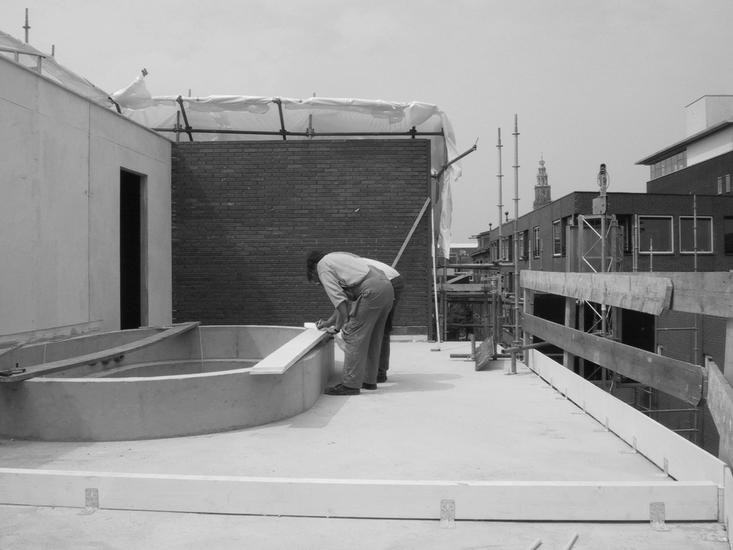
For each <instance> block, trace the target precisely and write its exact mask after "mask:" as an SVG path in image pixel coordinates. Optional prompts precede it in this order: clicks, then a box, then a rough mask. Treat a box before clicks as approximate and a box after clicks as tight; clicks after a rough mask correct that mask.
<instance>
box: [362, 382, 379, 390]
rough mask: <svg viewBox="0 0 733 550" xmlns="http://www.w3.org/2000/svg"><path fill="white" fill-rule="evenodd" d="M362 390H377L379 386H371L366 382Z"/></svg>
mask: <svg viewBox="0 0 733 550" xmlns="http://www.w3.org/2000/svg"><path fill="white" fill-rule="evenodd" d="M361 389H362V390H376V389H377V385H376V384H370V383H369V382H364V383H363V384H362V385H361Z"/></svg>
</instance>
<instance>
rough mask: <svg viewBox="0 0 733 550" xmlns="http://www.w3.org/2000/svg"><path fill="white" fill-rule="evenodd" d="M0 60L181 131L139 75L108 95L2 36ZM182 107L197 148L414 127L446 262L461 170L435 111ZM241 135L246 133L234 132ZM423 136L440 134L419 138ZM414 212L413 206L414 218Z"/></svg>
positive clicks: (370, 103) (416, 107)
mask: <svg viewBox="0 0 733 550" xmlns="http://www.w3.org/2000/svg"><path fill="white" fill-rule="evenodd" d="M0 55H2V56H5V57H7V58H9V59H13V60H14V61H17V62H18V63H20V64H22V65H24V66H26V67H28V68H29V69H31V70H34V71H37V72H39V73H40V74H41V75H42V76H44V77H46V78H48V79H50V80H52V81H54V82H56V83H57V84H59V85H61V86H64V87H65V88H67V89H70V90H71V91H73V92H75V93H77V94H79V95H81V96H83V97H86V98H87V99H89V100H91V101H93V102H95V103H97V104H99V105H102V106H104V107H107V108H109V109H112V110H115V109H118V110H120V111H121V112H122V115H123V116H125V117H127V118H129V119H130V120H133V121H135V122H137V123H139V124H142V125H144V126H147V127H148V128H151V129H154V130H157V131H159V132H161V133H163V135H167V136H169V137H171V138H172V139H176V134H174V133H170V132H169V131H172V130H174V128H176V125H177V124H180V125H184V124H185V123H184V119H183V116H182V113H181V114H179V113H180V111H181V109H180V106H179V103H178V97H177V96H158V97H154V96H152V95H151V94H150V93H149V91H148V89H147V87H146V84H145V79H144V75H143V74H141V75H140V76H138V77H137V78H136V79H135V80H134V81H133V82H132V83H130V84H129V85H128V86H126V87H125V88H122V89H120V90H118V91H117V92H115V93H114V94H112V95H111V96H110V95H109V94H107V93H106V92H105V91H104V90H101V89H100V88H98V87H96V86H94V85H93V84H92V83H91V82H89V81H88V80H86V79H85V78H83V77H81V76H79V75H77V74H75V73H74V72H72V71H70V70H68V69H66V68H65V67H63V66H61V65H59V64H58V63H57V62H56V60H55V59H54V58H53V57H51V56H50V55H48V54H45V53H43V52H41V51H40V50H37V49H35V48H33V47H32V46H30V45H29V44H25V43H23V42H21V41H20V40H18V39H16V38H13V37H12V36H10V35H9V34H6V33H4V32H2V31H0ZM181 100H182V103H183V107H184V110H185V114H186V118H187V120H188V124H189V126H190V127H191V128H192V129H193V131H192V134H193V139H194V140H196V141H234V140H236V141H241V140H265V139H277V140H282V139H283V135H282V133H281V130H282V129H283V128H284V129H285V130H286V132H287V139H333V138H334V137H336V136H333V135H331V136H329V135H328V134H341V135H339V136H338V137H339V139H360V138H361V139H364V138H370V139H374V138H380V137H383V138H397V137H399V134H400V133H402V134H404V137H405V139H409V138H410V136H409V134H408V133H409V132H410V131H411V130H412V129H413V128H414V129H415V131H416V132H417V133H418V135H417V136H416V137H419V138H424V139H429V140H430V142H431V163H432V166H431V169H432V173H433V174H434V175H439V178H438V182H437V185H438V193H437V202H436V204H434V205H433V212H434V215H435V217H434V220H435V222H436V227H435V237H436V241H437V242H436V244H437V247H438V248H439V249H440V251H441V252H442V253H443V255H444V256H445V257H446V258H448V257H449V252H450V240H451V229H450V228H451V216H452V211H453V202H452V195H451V188H452V186H453V184H454V183H455V182H456V181H457V180H458V178H459V177H460V176H461V168H460V162H455V163H453V164H450V166H447V165H448V164H449V162H450V161H451V160H452V159H455V158H456V157H458V152H457V150H456V144H455V135H454V133H453V127H452V125H451V123H450V120H449V119H448V117H447V116H446V114H445V113H444V112H443V111H441V110H440V109H438V107H437V106H435V105H432V104H429V103H422V102H417V101H413V102H410V103H398V102H390V101H382V100H369V99H339V98H327V97H312V98H308V99H292V98H274V97H253V96H209V97H197V98H194V97H185V98H181ZM280 109H282V120H281V111H280ZM179 128H180V126H179ZM181 130H182V131H181V132H179V133H178V135H177V137H180V138H181V139H188V134H187V133H186V132H185V129H181ZM196 130H199V132H197V131H196ZM200 130H207V132H201V131H200ZM241 131H245V132H249V133H244V134H243V133H234V132H241ZM426 132H427V133H436V134H440V135H425V134H424V133H426ZM421 133H422V134H423V135H420V134H421ZM343 134H350V135H343ZM379 134H382V135H379ZM394 134H397V135H394ZM446 166H447V167H446ZM421 206H422V205H419V204H416V205H415V215H417V213H418V212H419V211H420V208H421Z"/></svg>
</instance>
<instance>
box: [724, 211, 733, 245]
mask: <svg viewBox="0 0 733 550" xmlns="http://www.w3.org/2000/svg"><path fill="white" fill-rule="evenodd" d="M723 235H724V236H723V247H724V249H725V253H726V254H733V216H726V217H725V219H724V220H723Z"/></svg>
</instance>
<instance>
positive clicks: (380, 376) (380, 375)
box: [377, 372, 387, 384]
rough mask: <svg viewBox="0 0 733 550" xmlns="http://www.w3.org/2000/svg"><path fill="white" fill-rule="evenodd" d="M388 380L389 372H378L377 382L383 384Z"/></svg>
mask: <svg viewBox="0 0 733 550" xmlns="http://www.w3.org/2000/svg"><path fill="white" fill-rule="evenodd" d="M386 381H387V373H386V372H380V373H378V374H377V383H378V384H381V383H383V382H386Z"/></svg>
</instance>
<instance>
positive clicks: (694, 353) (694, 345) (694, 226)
mask: <svg viewBox="0 0 733 550" xmlns="http://www.w3.org/2000/svg"><path fill="white" fill-rule="evenodd" d="M692 241H693V244H692V246H693V250H694V258H695V261H694V266H693V271H695V272H697V195H695V194H693V195H692ZM694 316H695V332H694V340H693V343H692V356H693V357H694V363H695V364H696V365H697V364H699V362H698V359H697V358H698V353H699V349H698V341H697V338H698V325H699V324H700V316H699V315H698V314H697V313H695V314H694Z"/></svg>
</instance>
